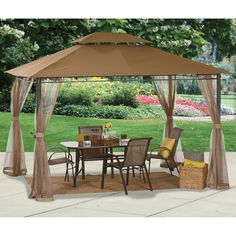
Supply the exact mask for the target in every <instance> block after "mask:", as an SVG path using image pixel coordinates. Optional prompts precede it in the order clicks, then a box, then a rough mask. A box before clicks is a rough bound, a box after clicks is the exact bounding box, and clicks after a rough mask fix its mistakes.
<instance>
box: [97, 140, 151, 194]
mask: <svg viewBox="0 0 236 236" xmlns="http://www.w3.org/2000/svg"><path fill="white" fill-rule="evenodd" d="M150 140H151V138H136V139H130V140H129V142H128V146H127V147H126V150H125V155H124V158H119V156H118V155H113V159H114V161H113V162H110V163H108V162H107V160H106V159H105V158H104V161H103V171H102V183H101V188H102V189H103V188H104V180H105V172H106V168H107V167H111V168H116V169H119V172H120V175H121V180H122V183H123V187H124V191H125V194H126V195H127V194H128V191H127V188H126V185H128V184H129V170H130V168H132V169H133V168H136V167H138V168H141V169H144V171H145V174H146V177H147V180H148V184H149V188H150V190H151V191H152V184H151V181H150V178H149V173H148V171H147V167H146V164H145V160H146V157H147V152H148V148H149V144H150ZM123 169H126V170H127V175H126V183H125V179H124V175H123Z"/></svg>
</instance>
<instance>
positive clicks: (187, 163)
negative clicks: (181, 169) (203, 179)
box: [184, 159, 206, 168]
mask: <svg viewBox="0 0 236 236" xmlns="http://www.w3.org/2000/svg"><path fill="white" fill-rule="evenodd" d="M190 165H192V166H194V167H198V168H204V167H205V165H206V163H205V162H199V161H192V160H188V159H184V166H190Z"/></svg>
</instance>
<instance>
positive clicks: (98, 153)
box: [78, 126, 113, 179]
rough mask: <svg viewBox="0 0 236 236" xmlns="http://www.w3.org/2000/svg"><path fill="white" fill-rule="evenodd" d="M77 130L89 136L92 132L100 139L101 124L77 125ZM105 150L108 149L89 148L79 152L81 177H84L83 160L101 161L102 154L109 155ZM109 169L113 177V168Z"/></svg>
mask: <svg viewBox="0 0 236 236" xmlns="http://www.w3.org/2000/svg"><path fill="white" fill-rule="evenodd" d="M78 132H79V134H83V135H84V136H90V138H92V134H93V133H95V134H96V138H97V139H98V140H101V139H102V126H79V127H78ZM107 152H108V151H107V150H105V148H91V149H86V150H83V153H80V157H81V163H82V168H81V170H82V179H85V161H99V160H100V161H102V160H103V159H104V156H106V157H108V156H109V154H108V153H107ZM111 171H112V172H111V174H112V177H113V168H112V170H111Z"/></svg>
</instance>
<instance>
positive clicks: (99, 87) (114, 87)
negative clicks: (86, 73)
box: [61, 77, 155, 102]
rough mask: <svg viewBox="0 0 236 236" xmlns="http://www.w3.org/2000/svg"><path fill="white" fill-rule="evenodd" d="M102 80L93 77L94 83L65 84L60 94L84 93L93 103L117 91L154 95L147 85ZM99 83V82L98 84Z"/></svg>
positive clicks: (150, 86)
mask: <svg viewBox="0 0 236 236" xmlns="http://www.w3.org/2000/svg"><path fill="white" fill-rule="evenodd" d="M103 80H104V78H97V77H94V78H93V81H94V82H78V83H65V84H63V86H62V88H61V93H63V92H64V94H68V95H71V96H74V94H76V93H77V91H78V90H79V91H84V92H86V93H89V94H90V95H91V96H92V97H93V101H94V102H100V101H102V100H103V98H104V97H105V96H109V95H113V94H114V93H115V92H117V91H122V90H129V91H132V92H133V93H134V94H135V95H138V94H145V95H152V94H155V89H154V87H153V86H152V85H151V84H149V83H140V82H132V83H130V82H129V83H122V82H119V81H116V82H106V81H104V82H101V81H103ZM98 81H99V82H98Z"/></svg>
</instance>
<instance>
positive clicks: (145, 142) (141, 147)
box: [124, 138, 151, 167]
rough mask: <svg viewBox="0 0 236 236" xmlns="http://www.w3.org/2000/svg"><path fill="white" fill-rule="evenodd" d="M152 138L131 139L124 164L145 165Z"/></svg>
mask: <svg viewBox="0 0 236 236" xmlns="http://www.w3.org/2000/svg"><path fill="white" fill-rule="evenodd" d="M150 140H151V138H137V139H130V140H129V142H128V146H127V147H126V151H125V161H124V166H125V167H128V166H140V165H143V164H144V162H145V159H146V156H147V152H148V147H149V144H150Z"/></svg>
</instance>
